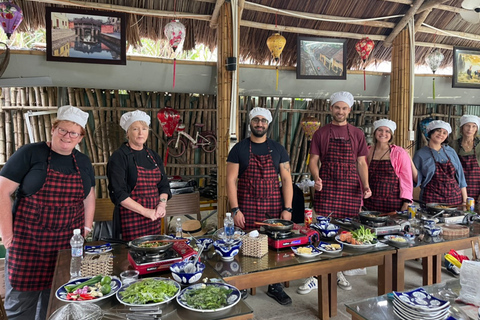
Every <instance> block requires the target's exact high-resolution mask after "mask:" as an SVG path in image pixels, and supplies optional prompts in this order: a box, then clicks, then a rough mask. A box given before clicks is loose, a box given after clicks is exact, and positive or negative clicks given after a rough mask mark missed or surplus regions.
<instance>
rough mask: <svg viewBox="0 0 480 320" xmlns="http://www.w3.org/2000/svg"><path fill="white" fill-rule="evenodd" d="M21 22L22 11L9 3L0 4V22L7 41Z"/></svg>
mask: <svg viewBox="0 0 480 320" xmlns="http://www.w3.org/2000/svg"><path fill="white" fill-rule="evenodd" d="M22 20H23V13H22V9H20V7H19V6H17V5H14V4H13V3H11V2H1V3H0V22H1V25H2V28H3V31H5V33H6V34H7V37H8V39H10V36H11V35H12V33H13V32H14V31H15V29H17V27H18V25H19V24H20V23H21V22H22Z"/></svg>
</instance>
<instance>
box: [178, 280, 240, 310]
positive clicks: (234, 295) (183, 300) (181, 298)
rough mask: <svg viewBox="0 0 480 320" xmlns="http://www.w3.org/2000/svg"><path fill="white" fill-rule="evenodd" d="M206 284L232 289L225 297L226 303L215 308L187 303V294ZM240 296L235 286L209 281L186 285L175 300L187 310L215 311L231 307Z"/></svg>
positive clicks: (193, 292)
mask: <svg viewBox="0 0 480 320" xmlns="http://www.w3.org/2000/svg"><path fill="white" fill-rule="evenodd" d="M207 286H209V287H219V288H222V287H223V288H226V289H230V290H232V292H231V293H230V294H229V295H228V297H227V302H226V304H225V305H224V306H222V307H219V308H217V309H199V308H196V307H195V306H190V305H188V302H187V296H189V295H192V294H193V295H195V291H197V290H200V289H202V288H205V287H207ZM241 298H242V295H241V294H240V291H239V290H238V289H237V288H235V287H234V286H232V285H229V284H227V283H211V282H209V283H197V284H194V285H191V286H189V287H186V288H185V289H183V290H182V291H181V292H180V294H179V295H178V297H177V302H178V304H179V305H181V306H182V307H184V308H185V309H188V310H192V311H197V312H215V311H222V310H226V309H229V308H231V307H233V306H234V305H236V304H237V303H238V302H239V301H240V299H241Z"/></svg>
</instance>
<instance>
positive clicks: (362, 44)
mask: <svg viewBox="0 0 480 320" xmlns="http://www.w3.org/2000/svg"><path fill="white" fill-rule="evenodd" d="M374 47H375V43H374V42H373V41H372V40H370V39H369V38H368V37H366V38H362V39H360V40H358V42H357V43H356V44H355V49H356V50H357V52H358V54H359V55H360V58H362V60H363V90H367V82H366V76H365V62H366V61H367V59H368V56H370V53H371V52H372V50H373V48H374Z"/></svg>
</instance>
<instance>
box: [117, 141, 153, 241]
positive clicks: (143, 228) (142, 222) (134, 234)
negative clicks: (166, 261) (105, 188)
mask: <svg viewBox="0 0 480 320" xmlns="http://www.w3.org/2000/svg"><path fill="white" fill-rule="evenodd" d="M147 153H148V155H149V156H150V158H151V159H152V161H153V162H154V163H155V168H154V169H151V170H148V169H145V168H142V167H139V166H138V165H137V172H138V177H137V184H136V185H135V188H133V190H132V193H131V195H130V197H131V198H132V199H133V200H135V201H136V202H138V203H140V204H141V205H142V206H144V207H145V208H149V209H154V208H155V207H156V206H157V204H158V201H159V197H160V194H159V193H158V187H157V184H158V183H159V182H160V181H161V180H162V173H161V172H160V169H159V168H158V166H157V163H156V162H155V160H154V158H153V157H152V155H151V154H150V152H149V151H148V150H147ZM119 212H120V223H121V226H122V240H125V241H131V240H134V239H136V238H139V237H143V236H146V235H155V234H161V233H162V229H161V222H160V220H155V221H152V220H151V219H150V218H146V217H144V216H142V215H141V214H139V213H136V212H133V211H131V210H128V209H127V208H125V207H123V206H120V207H119Z"/></svg>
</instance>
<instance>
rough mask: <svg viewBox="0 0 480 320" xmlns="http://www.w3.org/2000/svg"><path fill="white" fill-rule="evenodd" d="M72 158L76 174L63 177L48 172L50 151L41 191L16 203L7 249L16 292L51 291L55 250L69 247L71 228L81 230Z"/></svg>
mask: <svg viewBox="0 0 480 320" xmlns="http://www.w3.org/2000/svg"><path fill="white" fill-rule="evenodd" d="M72 157H73V161H74V163H75V168H76V169H77V172H76V173H74V174H64V173H61V172H58V171H54V170H52V169H50V160H51V151H50V155H49V156H48V160H47V176H46V179H45V183H44V184H43V186H42V188H41V189H40V190H38V191H37V193H35V194H33V195H31V196H28V197H25V198H21V199H20V200H19V205H18V209H17V211H16V216H15V227H14V228H15V229H14V233H13V241H12V245H11V247H10V248H9V250H8V279H9V280H10V283H11V284H12V287H13V288H14V289H15V290H18V291H38V290H44V289H48V288H50V287H51V286H52V278H53V272H54V270H55V263H56V261H57V254H58V251H59V250H63V249H68V248H70V238H71V237H72V235H73V229H82V230H83V226H84V224H85V214H84V213H85V211H84V206H83V200H84V198H85V192H84V190H83V182H82V178H81V176H80V170H79V169H78V166H77V161H76V160H75V156H74V155H73V153H72Z"/></svg>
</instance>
